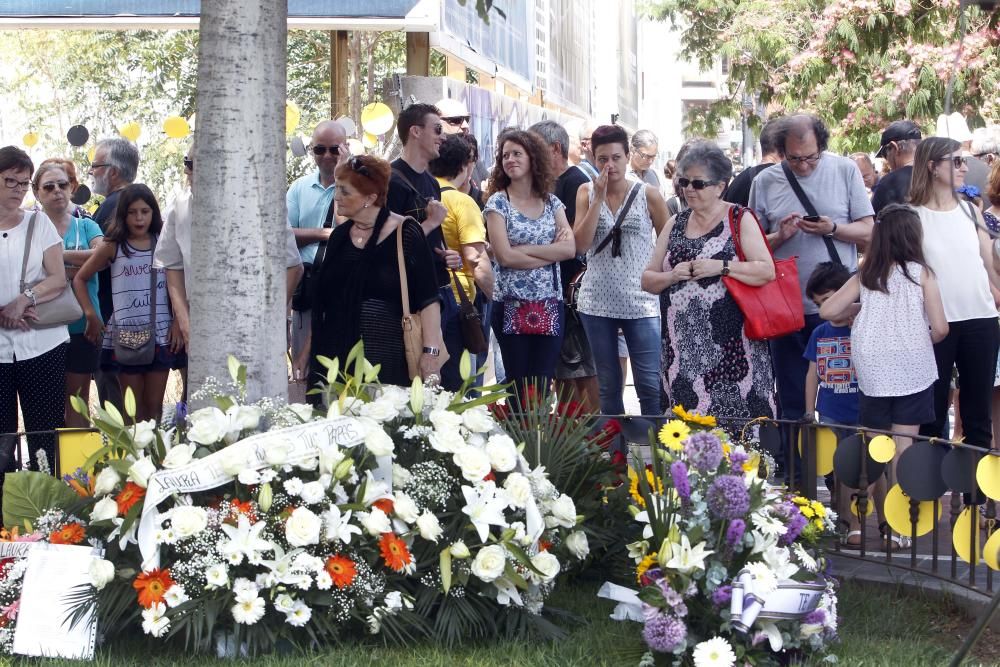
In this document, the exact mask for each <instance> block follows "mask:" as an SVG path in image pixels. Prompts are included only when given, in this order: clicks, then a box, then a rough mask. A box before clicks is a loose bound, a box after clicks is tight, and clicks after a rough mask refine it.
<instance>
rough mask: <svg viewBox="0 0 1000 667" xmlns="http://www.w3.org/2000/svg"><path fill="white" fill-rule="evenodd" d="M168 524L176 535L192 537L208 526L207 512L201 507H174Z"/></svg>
mask: <svg viewBox="0 0 1000 667" xmlns="http://www.w3.org/2000/svg"><path fill="white" fill-rule="evenodd" d="M170 525H171V526H172V527H173V529H174V532H176V533H177V536H178V537H180V538H185V537H192V536H194V535H197V534H198V533H200V532H201V531H203V530H205V528H207V527H208V513H207V512H205V510H204V508H202V507H194V506H191V505H188V506H181V507H175V508H174V509H173V511H172V512H171V514H170Z"/></svg>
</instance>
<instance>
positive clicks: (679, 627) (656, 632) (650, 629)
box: [642, 614, 687, 653]
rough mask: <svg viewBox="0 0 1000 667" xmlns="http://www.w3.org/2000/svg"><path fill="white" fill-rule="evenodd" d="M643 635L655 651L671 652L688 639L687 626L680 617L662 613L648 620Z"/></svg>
mask: <svg viewBox="0 0 1000 667" xmlns="http://www.w3.org/2000/svg"><path fill="white" fill-rule="evenodd" d="M642 637H643V639H645V640H646V644H647V645H649V648H651V649H653V650H654V651H656V652H658V653H670V652H671V651H673V650H675V649H678V648H680V647H681V646H682V645H683V644H684V640H685V639H687V626H685V625H684V621H682V620H680V619H679V618H674V617H673V616H667V615H666V614H660V615H658V616H654V617H653V618H651V619H649V620H648V621H646V626H645V627H644V628H643V630H642Z"/></svg>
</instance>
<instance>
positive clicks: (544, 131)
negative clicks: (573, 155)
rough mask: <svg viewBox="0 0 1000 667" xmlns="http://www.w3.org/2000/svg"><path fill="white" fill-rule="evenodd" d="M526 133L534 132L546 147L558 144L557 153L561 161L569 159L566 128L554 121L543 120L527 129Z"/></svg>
mask: <svg viewBox="0 0 1000 667" xmlns="http://www.w3.org/2000/svg"><path fill="white" fill-rule="evenodd" d="M528 132H534V133H535V134H537V135H538V136H540V137H541V138H542V141H544V142H545V145H546V146H551V145H552V144H559V151H560V152H561V153H562V156H563V159H564V160H568V159H569V133H568V132H567V131H566V128H565V127H563V126H562V125H560V124H559V123H557V122H555V121H554V120H543V121H539V122H537V123H535V124H534V125H532V126H531V127H529V128H528Z"/></svg>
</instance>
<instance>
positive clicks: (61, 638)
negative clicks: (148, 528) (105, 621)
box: [13, 544, 98, 660]
mask: <svg viewBox="0 0 1000 667" xmlns="http://www.w3.org/2000/svg"><path fill="white" fill-rule="evenodd" d="M97 558H98V556H96V555H95V554H94V549H93V548H92V547H89V546H87V547H83V546H73V545H68V544H39V545H38V546H37V547H36V548H34V549H32V550H31V551H30V552H29V553H28V568H27V570H26V571H25V573H24V583H23V585H22V588H21V605H20V609H19V610H18V614H17V627H16V629H15V631H14V648H13V650H14V653H20V654H21V655H34V656H44V657H53V658H71V659H75V660H92V659H93V657H94V640H95V638H96V636H97V619H96V617H95V616H94V614H93V612H92V611H91V612H90V613H89V614H88V615H87V616H86V617H85V618H83V619H82V620H80V622H79V623H77V624H76V625H75V626H73V627H70V626H71V623H70V618H71V617H72V613H73V605H72V604H70V603H69V602H68V601H67V599H66V598H67V596H68V595H69V594H71V593H72V592H73V591H74V589H76V588H77V587H79V586H82V585H90V565H91V563H92V562H94V560H96V559H97Z"/></svg>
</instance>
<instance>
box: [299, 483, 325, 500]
mask: <svg viewBox="0 0 1000 667" xmlns="http://www.w3.org/2000/svg"><path fill="white" fill-rule="evenodd" d="M299 497H300V498H302V500H303V502H305V503H306V504H307V505H315V504H316V503H318V502H319V501H321V500H323V498H325V497H326V489H325V488H324V487H323V485H322V484H321V483H320V482H308V483H306V484H303V485H302V490H301V491H299Z"/></svg>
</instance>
